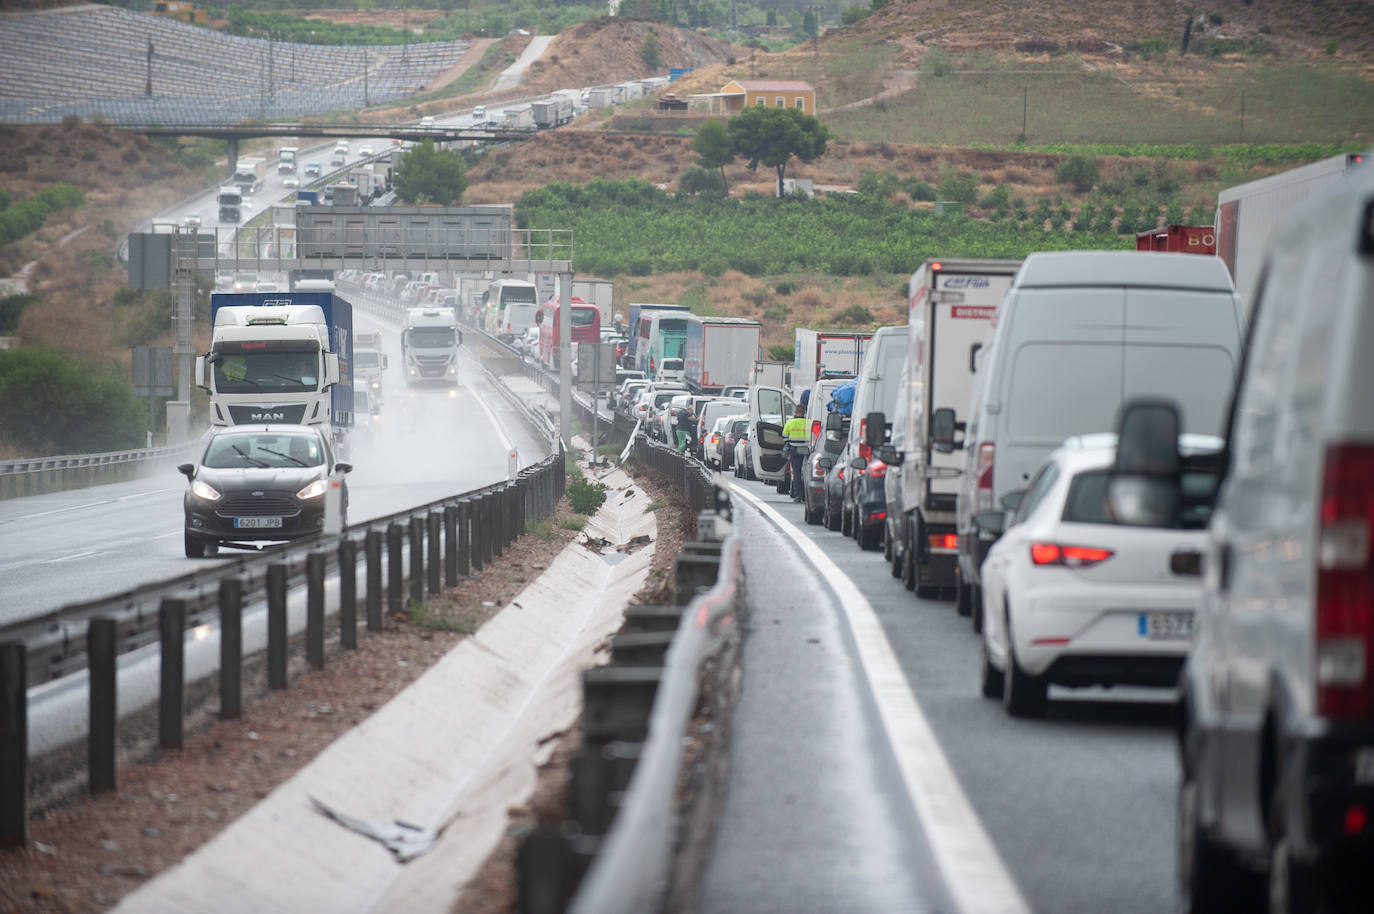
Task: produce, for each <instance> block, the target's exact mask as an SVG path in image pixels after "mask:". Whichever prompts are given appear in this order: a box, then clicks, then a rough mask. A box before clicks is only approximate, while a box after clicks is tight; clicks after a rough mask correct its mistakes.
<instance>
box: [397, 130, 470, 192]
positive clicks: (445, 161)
mask: <svg viewBox="0 0 1374 914" xmlns="http://www.w3.org/2000/svg"><path fill="white" fill-rule="evenodd" d="M394 183H395V188H396V198H397V199H398V200H401V201H402V202H404V203H437V204H439V205H440V206H453V205H454V204H455V203H457V202H458V200H459V199H460V198H461V197H462V196H463V191H465V190H467V186H468V179H467V169H466V166H465V165H464V164H463V155H462V153H460V152H457V151H456V150H440V149H436V148H435V147H434V141H433V140H425V141H424V142H423V143H420V144H419V145H418V146H415V147H414V148H412V149H411V150H410V151H409V152H407V153H406V154H405V155H404V156H402V157H401V161H400V164H398V165H397V166H396V178H395V182H394Z"/></svg>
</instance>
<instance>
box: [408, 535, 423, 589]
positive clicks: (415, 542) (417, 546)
mask: <svg viewBox="0 0 1374 914" xmlns="http://www.w3.org/2000/svg"><path fill="white" fill-rule="evenodd" d="M410 600H411V602H412V603H423V602H424V600H425V519H424V518H423V517H412V518H411V519H410Z"/></svg>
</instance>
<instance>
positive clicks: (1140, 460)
mask: <svg viewBox="0 0 1374 914" xmlns="http://www.w3.org/2000/svg"><path fill="white" fill-rule="evenodd" d="M1182 425H1183V423H1182V420H1181V418H1180V414H1179V409H1178V406H1177V405H1176V404H1174V403H1173V402H1172V401H1168V400H1152V399H1139V400H1132V401H1130V402H1129V403H1127V404H1126V405H1125V406H1124V407H1123V408H1122V410H1121V419H1120V421H1119V422H1118V423H1117V446H1116V459H1115V461H1114V463H1113V464H1112V473H1111V478H1110V480H1109V481H1108V483H1107V507H1108V508H1109V509H1110V511H1111V513H1112V517H1113V518H1115V519H1116V521H1117V522H1118V523H1122V524H1130V525H1133V526H1144V527H1166V526H1171V525H1172V524H1173V522H1174V520H1175V518H1176V517H1177V515H1178V508H1179V503H1180V502H1181V501H1182V488H1181V485H1180V480H1179V477H1180V474H1181V470H1182V466H1183V458H1182V456H1181V455H1180V454H1179V452H1178V435H1179V429H1180V428H1181V427H1182Z"/></svg>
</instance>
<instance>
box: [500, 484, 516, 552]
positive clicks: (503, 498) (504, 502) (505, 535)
mask: <svg viewBox="0 0 1374 914" xmlns="http://www.w3.org/2000/svg"><path fill="white" fill-rule="evenodd" d="M514 495H515V489H514V488H513V487H512V486H511V484H510V483H506V484H505V485H503V486H502V487H501V488H499V489H497V490H496V508H497V517H499V518H500V521H501V522H500V525H499V528H500V534H501V535H500V536H499V537H498V538H497V540H496V542H497V544H498V545H499V546H500V549H501V551H502V552H505V551H506V547H507V546H509V545H510V544H511V542H512V541H513V540H514V539H515V519H514V515H513V513H512V512H511V503H512V502H513V501H514Z"/></svg>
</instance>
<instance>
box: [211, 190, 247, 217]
mask: <svg viewBox="0 0 1374 914" xmlns="http://www.w3.org/2000/svg"><path fill="white" fill-rule="evenodd" d="M215 202H216V203H217V204H218V206H219V221H220V222H232V223H234V224H235V225H238V223H239V220H240V219H242V218H243V191H241V190H239V188H238V185H237V184H229V185H226V186H224V187H221V188H220V189H219V196H217V197H216V198H215Z"/></svg>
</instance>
